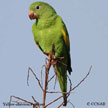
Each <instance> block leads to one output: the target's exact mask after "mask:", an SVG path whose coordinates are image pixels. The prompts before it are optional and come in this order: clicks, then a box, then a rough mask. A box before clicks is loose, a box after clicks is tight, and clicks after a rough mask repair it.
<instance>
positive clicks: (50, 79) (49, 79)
mask: <svg viewBox="0 0 108 108" xmlns="http://www.w3.org/2000/svg"><path fill="white" fill-rule="evenodd" d="M54 77H55V74H54V75H53V76H52V77H51V78H50V79H49V80H48V83H49V82H50V81H51V80H52V79H53V78H54Z"/></svg>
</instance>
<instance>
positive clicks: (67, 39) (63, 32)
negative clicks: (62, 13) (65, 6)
mask: <svg viewBox="0 0 108 108" xmlns="http://www.w3.org/2000/svg"><path fill="white" fill-rule="evenodd" d="M62 34H63V37H64V41H65V44H66V46H68V47H69V44H70V43H69V37H68V36H67V35H66V32H65V31H64V29H62Z"/></svg>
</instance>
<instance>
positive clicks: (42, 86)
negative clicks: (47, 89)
mask: <svg viewBox="0 0 108 108" xmlns="http://www.w3.org/2000/svg"><path fill="white" fill-rule="evenodd" d="M44 67H45V65H43V66H42V68H41V85H42V87H43V80H42V72H43V68H44Z"/></svg>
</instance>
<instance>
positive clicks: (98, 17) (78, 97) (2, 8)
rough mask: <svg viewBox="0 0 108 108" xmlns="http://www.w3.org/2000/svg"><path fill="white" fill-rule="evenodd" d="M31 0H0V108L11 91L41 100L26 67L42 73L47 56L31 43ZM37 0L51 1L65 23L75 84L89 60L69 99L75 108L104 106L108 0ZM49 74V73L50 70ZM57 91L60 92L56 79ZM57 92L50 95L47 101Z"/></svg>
mask: <svg viewBox="0 0 108 108" xmlns="http://www.w3.org/2000/svg"><path fill="white" fill-rule="evenodd" d="M35 1H36V0H1V1H0V108H4V106H3V102H8V101H9V97H10V96H11V95H15V96H18V97H21V98H23V99H25V100H29V101H32V102H33V100H32V98H31V96H34V97H35V98H36V99H37V101H39V102H40V103H42V92H41V89H40V88H39V86H38V83H37V82H36V81H35V78H34V76H33V75H32V74H30V80H29V85H30V86H29V87H28V86H27V83H26V81H27V71H28V67H31V68H32V69H33V70H34V72H35V73H36V74H37V76H38V77H40V75H41V74H40V71H41V67H42V65H43V64H44V63H45V57H46V56H44V54H43V53H42V52H41V51H40V50H39V49H38V47H37V46H36V45H35V42H34V40H33V35H32V23H33V22H34V21H31V20H30V19H29V18H28V8H29V5H30V4H31V3H32V2H35ZM41 1H44V2H47V3H49V4H50V5H52V6H53V7H54V8H55V10H56V12H57V13H58V14H59V15H60V16H61V17H62V18H63V20H64V22H65V24H66V26H67V29H68V32H69V37H70V47H71V58H72V68H73V72H72V74H71V76H70V78H71V80H72V84H73V87H74V86H75V85H76V84H77V83H79V82H80V80H81V79H83V77H84V76H85V75H86V74H87V72H88V70H89V67H90V65H92V66H93V68H92V71H91V73H90V75H89V76H88V78H87V79H86V80H85V81H84V82H83V83H82V84H81V85H80V86H79V87H78V88H77V89H76V90H75V91H73V92H72V94H71V95H70V97H69V98H68V100H70V101H71V102H72V103H73V105H74V106H75V108H89V107H90V108H92V107H93V108H98V107H99V108H108V86H107V82H108V78H107V77H108V1H107V0H68V1H63V0H41ZM50 73H51V75H53V69H51V71H50ZM53 83H54V82H53V81H52V82H51V83H50V84H49V86H48V87H49V88H50V87H53V85H54V84H53ZM68 86H69V85H68ZM56 90H57V91H60V88H59V84H58V82H57V85H56ZM59 95H60V94H59ZM59 95H58V94H55V95H52V94H50V95H48V96H47V103H48V102H49V101H51V100H53V99H55V98H56V97H57V96H59ZM60 102H62V99H61V100H60V101H58V102H56V103H55V104H53V105H51V106H49V108H56V107H57V105H59V104H60ZM87 102H105V103H106V106H104V107H102V106H87ZM12 107H13V106H12ZM70 107H72V106H71V105H70V104H68V105H67V107H66V108H70ZM13 108H18V107H17V106H14V107H13ZM20 108H24V106H22V107H20ZM28 108H29V107H28Z"/></svg>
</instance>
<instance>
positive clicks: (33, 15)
mask: <svg viewBox="0 0 108 108" xmlns="http://www.w3.org/2000/svg"><path fill="white" fill-rule="evenodd" d="M29 18H30V19H31V20H33V19H37V15H36V14H35V13H34V12H33V11H29Z"/></svg>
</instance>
